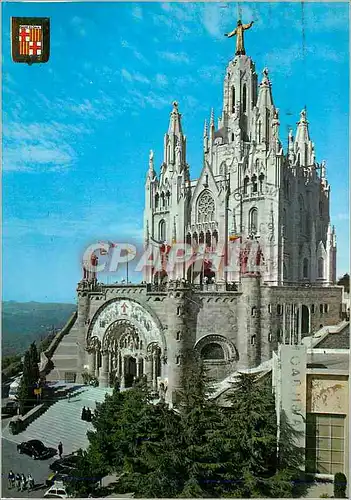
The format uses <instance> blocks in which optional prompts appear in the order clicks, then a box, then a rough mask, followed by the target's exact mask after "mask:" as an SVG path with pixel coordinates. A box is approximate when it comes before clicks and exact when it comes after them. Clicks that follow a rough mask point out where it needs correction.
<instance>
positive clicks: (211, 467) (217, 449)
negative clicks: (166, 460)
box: [178, 351, 232, 497]
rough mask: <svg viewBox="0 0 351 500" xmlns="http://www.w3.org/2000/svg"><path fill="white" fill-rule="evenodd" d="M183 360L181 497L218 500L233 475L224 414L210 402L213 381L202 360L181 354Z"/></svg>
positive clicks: (180, 397)
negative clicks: (231, 473)
mask: <svg viewBox="0 0 351 500" xmlns="http://www.w3.org/2000/svg"><path fill="white" fill-rule="evenodd" d="M182 359H183V371H182V378H181V391H179V399H180V400H179V405H178V408H179V411H180V416H181V422H180V424H181V425H180V434H181V436H182V444H181V449H182V455H183V470H182V471H181V472H182V475H183V477H184V487H183V490H182V492H181V496H183V497H187V496H191V497H203V496H220V495H221V494H223V493H224V492H225V491H227V489H228V484H229V483H228V476H229V475H230V472H232V468H231V464H230V463H229V462H230V461H231V458H230V456H229V455H230V452H231V451H232V450H231V449H230V446H228V439H226V438H224V434H223V433H224V431H225V425H226V424H225V420H224V414H225V412H224V409H223V408H221V407H220V406H219V405H218V404H217V403H216V402H215V401H213V400H212V399H209V396H210V394H211V393H212V392H213V388H212V380H211V379H210V377H209V376H208V374H207V370H206V369H205V367H204V364H203V362H202V360H201V359H200V358H199V357H198V356H196V355H195V354H194V353H193V352H191V351H186V352H184V354H183V358H182ZM229 441H231V440H230V439H229ZM228 451H229V453H228Z"/></svg>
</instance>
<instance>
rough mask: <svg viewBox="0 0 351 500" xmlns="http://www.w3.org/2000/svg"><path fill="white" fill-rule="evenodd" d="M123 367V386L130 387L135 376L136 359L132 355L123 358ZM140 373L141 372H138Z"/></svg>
mask: <svg viewBox="0 0 351 500" xmlns="http://www.w3.org/2000/svg"><path fill="white" fill-rule="evenodd" d="M124 361H125V365H126V366H125V369H124V373H125V375H124V385H125V387H132V385H133V382H134V381H135V380H136V378H137V360H136V358H133V356H128V357H126V358H125V360H124ZM140 375H142V374H140Z"/></svg>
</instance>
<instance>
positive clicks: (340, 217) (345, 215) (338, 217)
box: [332, 212, 350, 221]
mask: <svg viewBox="0 0 351 500" xmlns="http://www.w3.org/2000/svg"><path fill="white" fill-rule="evenodd" d="M332 220H340V221H341V220H350V214H349V213H347V212H345V213H339V214H336V215H334V216H333V217H332Z"/></svg>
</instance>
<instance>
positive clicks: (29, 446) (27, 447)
mask: <svg viewBox="0 0 351 500" xmlns="http://www.w3.org/2000/svg"><path fill="white" fill-rule="evenodd" d="M17 451H18V452H19V453H25V454H26V455H29V456H30V457H32V458H34V460H36V459H38V458H47V457H49V456H50V455H51V448H48V447H47V446H45V445H44V443H42V442H41V441H39V439H31V440H30V441H25V442H23V443H21V444H18V445H17Z"/></svg>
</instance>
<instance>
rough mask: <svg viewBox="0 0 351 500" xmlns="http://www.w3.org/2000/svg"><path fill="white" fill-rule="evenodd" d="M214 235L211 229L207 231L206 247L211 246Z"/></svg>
mask: <svg viewBox="0 0 351 500" xmlns="http://www.w3.org/2000/svg"><path fill="white" fill-rule="evenodd" d="M211 242H212V237H211V233H210V231H207V232H206V248H211Z"/></svg>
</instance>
